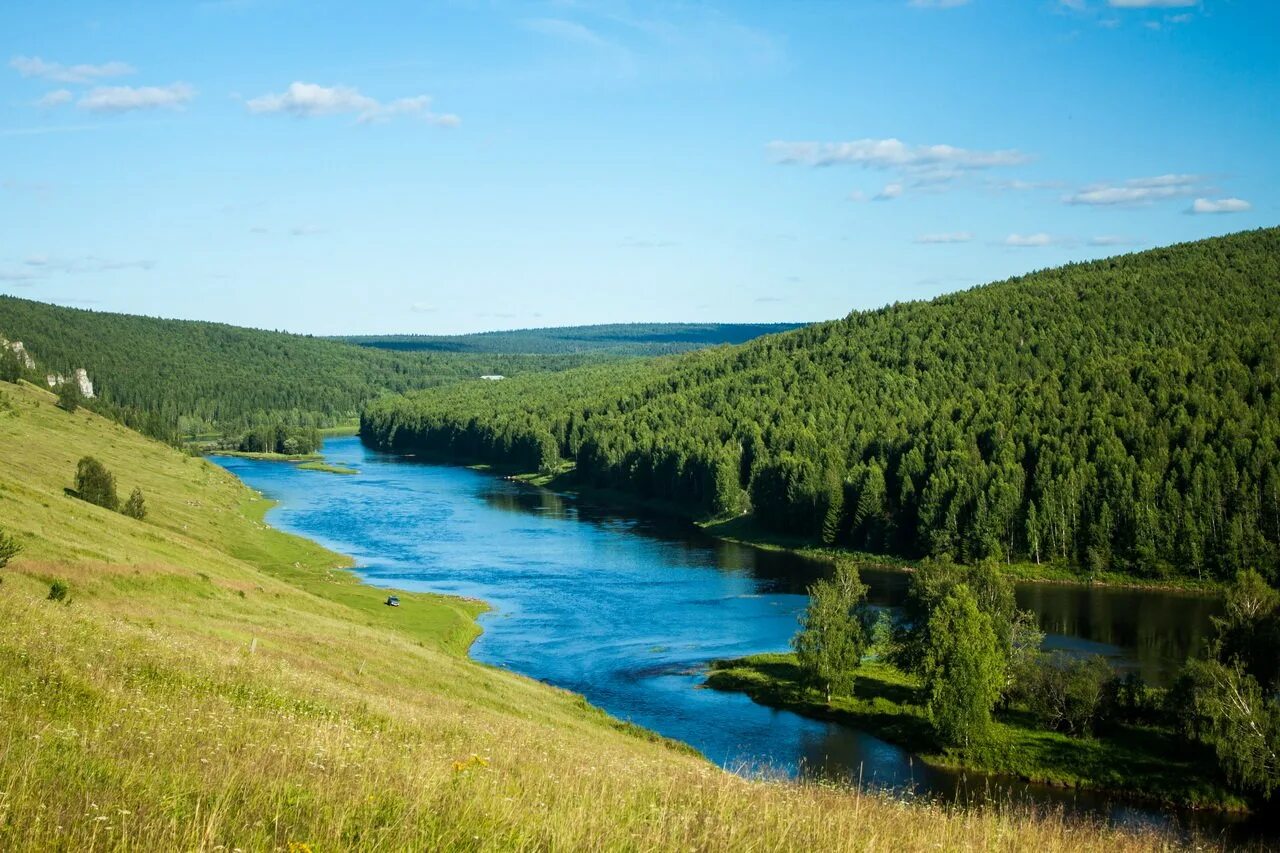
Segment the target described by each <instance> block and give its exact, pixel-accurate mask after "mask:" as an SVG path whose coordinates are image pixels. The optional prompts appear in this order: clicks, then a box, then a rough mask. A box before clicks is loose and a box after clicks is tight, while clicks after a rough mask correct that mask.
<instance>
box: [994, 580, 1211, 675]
mask: <svg viewBox="0 0 1280 853" xmlns="http://www.w3.org/2000/svg"><path fill="white" fill-rule="evenodd" d="M1017 597H1018V606H1019V607H1022V608H1025V609H1027V610H1031V611H1032V612H1034V613H1035V614H1036V616H1037V617H1038V618H1039V620H1040V628H1041V630H1043V631H1044V632H1045V633H1048V634H1060V635H1063V636H1068V637H1081V638H1083V639H1086V640H1091V641H1093V642H1097V643H1106V644H1108V645H1113V646H1119V647H1122V648H1125V649H1131V650H1133V656H1134V657H1135V658H1136V659H1137V663H1138V668H1139V670H1140V671H1141V672H1142V674H1143V676H1144V677H1146V678H1148V679H1152V680H1156V681H1165V680H1167V679H1168V678H1170V677H1171V676H1172V675H1173V674H1174V673H1175V672H1176V670H1177V669H1178V667H1180V666H1181V665H1182V663H1183V661H1185V660H1186V658H1187V657H1188V656H1189V655H1192V654H1195V653H1196V652H1197V651H1198V650H1199V649H1200V648H1201V647H1202V645H1203V643H1204V641H1205V640H1206V639H1207V638H1208V637H1209V635H1210V631H1211V623H1210V621H1209V618H1210V617H1211V616H1217V615H1220V614H1221V613H1222V603H1221V602H1220V601H1219V600H1218V599H1216V598H1206V597H1202V596H1191V595H1183V594H1178V593H1169V592H1159V591H1155V590H1118V589H1106V588H1097V587H1073V586H1067V585H1048V584H1027V585H1022V586H1019V587H1018V588H1017Z"/></svg>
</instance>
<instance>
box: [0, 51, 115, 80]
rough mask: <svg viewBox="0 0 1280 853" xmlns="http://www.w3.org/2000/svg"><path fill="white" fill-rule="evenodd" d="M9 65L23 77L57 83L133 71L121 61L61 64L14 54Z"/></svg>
mask: <svg viewBox="0 0 1280 853" xmlns="http://www.w3.org/2000/svg"><path fill="white" fill-rule="evenodd" d="M9 67H10V68H13V69H14V70H16V71H17V72H18V73H19V74H21V75H22V76H23V77H40V78H43V79H45V80H53V81H54V82H57V83H92V82H94V81H95V80H101V79H103V78H106V77H123V76H125V75H126V74H132V73H134V69H133V66H131V65H128V64H126V63H123V62H105V63H103V64H102V65H63V64H61V63H59V62H45V61H44V60H43V59H41V58H40V57H38V56H15V57H14V58H13V59H10V60H9Z"/></svg>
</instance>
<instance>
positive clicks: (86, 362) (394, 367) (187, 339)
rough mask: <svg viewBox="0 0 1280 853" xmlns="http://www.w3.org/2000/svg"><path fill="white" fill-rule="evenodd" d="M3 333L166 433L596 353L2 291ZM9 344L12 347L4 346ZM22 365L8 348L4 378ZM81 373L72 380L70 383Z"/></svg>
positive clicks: (551, 366) (330, 419) (339, 408)
mask: <svg viewBox="0 0 1280 853" xmlns="http://www.w3.org/2000/svg"><path fill="white" fill-rule="evenodd" d="M0 334H2V335H4V336H5V337H7V338H9V339H12V340H22V341H23V343H24V344H26V347H27V350H28V351H29V352H30V353H32V354H33V355H34V357H35V358H36V360H37V361H38V363H39V364H38V366H39V370H38V371H25V372H26V373H28V374H30V376H29V378H31V379H32V381H36V382H42V381H43V376H44V374H45V373H46V372H47V373H60V374H62V375H65V376H70V375H71V373H72V371H73V370H74V369H75V368H78V367H83V368H85V369H86V370H87V371H88V373H89V376H90V378H91V379H92V380H93V382H94V385H95V391H96V394H97V399H96V400H95V401H94V402H93V405H94V406H95V408H97V409H99V410H100V411H102V412H104V413H105V414H109V415H112V416H114V417H116V418H117V419H119V420H121V421H122V422H124V423H125V424H127V425H128V426H131V427H133V428H135V429H139V430H141V431H142V432H145V433H147V434H149V435H153V436H156V437H158V438H164V439H168V440H174V439H179V438H192V437H196V436H201V435H209V434H226V435H231V436H233V437H234V438H235V439H237V440H238V439H240V438H241V437H242V436H244V435H245V434H247V433H249V432H252V431H254V430H258V431H260V432H261V431H275V432H276V433H278V432H280V431H282V430H296V429H297V428H309V427H323V426H329V425H332V424H335V423H337V422H340V421H344V420H348V419H351V418H354V417H356V415H357V413H358V411H359V409H360V406H361V404H363V403H364V402H366V401H368V400H371V399H374V398H376V397H378V396H379V395H381V394H385V393H398V392H404V391H409V390H413V389H416V388H427V387H431V386H433V385H440V384H443V383H446V382H453V381H456V380H458V379H462V378H471V377H476V376H480V375H482V374H508V375H509V374H517V373H521V372H524V371H528V370H560V369H564V368H566V367H573V366H577V365H580V364H584V363H586V362H588V361H590V360H593V359H595V358H598V357H597V356H590V355H574V354H563V355H538V356H529V355H515V354H459V353H444V354H436V353H430V352H391V351H386V350H380V349H372V348H367V347H360V346H354V345H351V344H346V343H341V342H338V341H332V340H324V339H321V338H314V337H311V336H307V335H292V334H286V333H283V332H270V331H262V330H258V329H244V328H239V327H236V326H227V325H223V324H221V323H203V322H193V321H188V320H162V319H157V318H153V317H138V316H133V315H129V314H110V313H105V312H99V311H86V310H81V309H77V308H64V307H61V306H57V305H47V304H44V303H40V302H32V301H29V300H25V299H15V298H13V297H9V296H0ZM6 352H7V351H6ZM23 372H24V369H23V367H22V365H20V364H18V362H17V360H16V358H15V357H14V355H13V353H11V352H8V353H7V354H5V353H3V352H0V379H5V380H7V381H13V379H15V378H17V375H19V374H21V373H23ZM66 384H73V383H66Z"/></svg>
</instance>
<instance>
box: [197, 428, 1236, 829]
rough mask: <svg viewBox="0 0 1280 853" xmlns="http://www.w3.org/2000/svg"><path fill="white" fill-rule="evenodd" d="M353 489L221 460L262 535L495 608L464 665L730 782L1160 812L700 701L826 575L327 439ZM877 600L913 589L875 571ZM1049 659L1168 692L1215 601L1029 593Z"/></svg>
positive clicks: (834, 728)
mask: <svg viewBox="0 0 1280 853" xmlns="http://www.w3.org/2000/svg"><path fill="white" fill-rule="evenodd" d="M324 451H325V455H326V457H327V458H328V460H329V461H331V462H334V463H338V464H343V465H350V466H352V467H355V468H358V469H359V471H360V473H359V474H357V475H353V476H339V475H334V474H329V473H325V472H318V471H304V470H300V469H298V468H297V467H296V466H292V465H282V464H279V463H271V462H259V461H254V460H248V459H239V458H218V459H217V460H216V461H217V462H218V463H219V464H221V465H223V466H225V467H226V468H228V469H230V470H231V471H233V472H234V473H236V474H237V475H239V476H240V478H241V479H243V480H244V481H245V482H246V483H248V484H249V485H251V486H253V487H255V488H257V489H260V490H261V491H262V492H264V493H265V494H266V495H267V496H269V497H271V498H274V499H276V500H278V501H279V502H280V505H279V506H278V507H277V508H276V509H274V510H272V513H271V515H270V521H271V523H272V524H273V525H275V526H276V527H278V528H281V529H284V530H288V531H290V532H294V533H297V534H300V535H303V536H307V537H309V538H311V539H314V540H317V541H319V542H322V543H323V544H325V545H326V546H328V547H330V548H332V549H333V550H335V551H339V552H342V553H344V554H349V555H351V556H352V557H354V558H355V559H356V561H357V565H358V567H359V568H358V569H357V571H358V573H359V574H360V575H361V576H362V577H363V578H364V579H365V580H366V581H368V582H369V583H371V584H375V585H381V586H388V587H398V588H400V589H408V590H426V591H432V592H443V593H451V594H456V595H464V596H471V597H474V598H481V599H484V600H485V601H487V602H489V603H490V604H491V605H492V606H493V610H492V611H490V612H489V613H487V614H485V615H484V616H482V617H481V619H480V623H481V626H482V627H483V628H484V633H483V634H482V635H481V637H480V638H479V639H478V640H477V641H476V643H475V645H474V646H473V648H472V656H473V657H474V658H476V659H477V660H480V661H484V662H486V663H489V664H493V665H496V666H502V667H507V668H510V669H512V670H515V671H517V672H520V673H523V674H525V675H528V676H531V677H533V678H538V679H541V680H544V681H547V682H550V683H552V684H555V685H557V686H559V687H563V688H566V689H569V690H573V691H575V692H578V693H581V694H583V695H584V696H586V698H587V699H588V700H589V701H591V702H592V703H593V704H595V705H598V706H600V707H602V708H604V709H605V710H607V711H609V712H610V713H612V714H614V715H615V716H618V717H620V718H623V719H627V720H631V721H632V722H635V723H637V724H639V725H642V726H645V727H648V728H651V729H653V730H655V731H658V732H660V733H662V734H664V735H667V736H668V737H673V738H677V739H679V740H682V741H685V742H686V743H689V744H692V745H693V746H694V747H696V748H697V749H699V750H700V751H701V752H702V753H703V754H704V755H706V756H707V757H708V758H710V759H711V760H713V761H715V762H717V763H719V764H721V765H723V766H726V767H729V768H733V769H737V770H750V771H752V772H772V773H780V774H787V775H794V774H796V773H798V772H825V773H834V774H837V775H842V776H848V777H852V778H854V779H859V778H860V779H861V780H862V781H863V783H864V784H870V785H879V786H884V787H890V788H893V789H896V790H901V791H910V792H913V793H916V794H921V795H931V796H942V797H947V798H951V799H961V800H968V799H970V798H973V797H983V796H986V795H987V794H988V793H994V794H995V795H996V796H999V797H1001V798H1007V797H1014V798H1017V799H1021V798H1028V797H1029V798H1033V799H1035V800H1037V801H1040V802H1047V803H1053V804H1062V805H1064V806H1065V807H1067V808H1068V809H1071V810H1080V811H1084V812H1088V813H1092V814H1099V815H1104V816H1107V817H1109V818H1111V819H1114V820H1118V821H1122V822H1128V823H1144V822H1157V823H1161V822H1166V821H1168V820H1176V821H1178V822H1187V821H1192V822H1198V823H1199V825H1200V826H1201V828H1202V829H1209V830H1211V831H1216V830H1217V829H1219V828H1220V824H1219V823H1218V822H1217V821H1216V820H1215V819H1208V818H1194V817H1190V816H1185V815H1184V816H1181V817H1178V818H1169V817H1168V816H1166V815H1162V814H1159V813H1156V812H1152V811H1150V810H1147V809H1143V808H1135V807H1132V806H1126V805H1122V804H1116V803H1112V802H1109V801H1108V800H1107V799H1106V798H1104V797H1100V796H1096V795H1088V794H1073V793H1071V792H1064V791H1062V790H1059V789H1053V788H1047V787H1041V786H1030V785H1026V784H1023V783H1010V782H995V781H993V780H990V779H986V778H983V777H982V776H973V775H969V776H967V777H966V776H964V775H958V774H953V773H945V772H940V771H937V770H933V769H930V768H928V767H927V766H924V765H922V764H920V763H919V762H917V761H914V760H912V757H911V755H910V753H908V752H906V751H905V750H902V749H900V748H899V747H896V746H893V745H892V744H888V743H885V742H884V741H881V740H878V739H877V738H874V737H871V736H870V735H867V734H864V733H861V732H858V731H855V730H852V729H848V728H844V727H841V726H838V725H835V724H830V723H822V722H817V721H813V720H807V719H805V718H803V717H799V716H797V715H795V714H791V713H788V712H784V711H774V710H771V709H768V708H764V707H762V706H760V705H757V704H755V703H754V702H752V701H751V700H749V699H747V698H746V697H745V696H742V695H740V694H735V693H720V692H717V691H714V690H706V689H699V684H700V683H701V681H702V679H703V672H704V668H705V665H706V663H707V662H708V661H710V660H712V659H715V658H721V657H733V656H739V655H746V654H753V653H757V652H765V651H781V650H785V649H786V648H787V645H788V641H789V640H790V638H791V636H792V634H794V633H795V630H796V617H797V616H798V615H799V613H800V612H801V610H803V608H804V606H805V596H804V590H805V588H806V586H807V585H808V584H809V583H811V582H812V581H813V579H814V578H816V577H819V576H820V575H821V573H822V571H823V566H822V564H819V563H815V562H813V561H808V560H804V559H802V558H800V557H796V556H794V555H789V554H780V553H776V552H768V551H760V550H756V549H754V548H749V547H745V546H741V545H734V544H730V543H725V542H721V541H718V540H716V539H713V538H711V537H709V536H707V535H705V534H703V533H701V531H699V530H698V529H697V528H693V527H692V526H690V525H687V524H682V523H678V522H674V521H671V520H663V519H646V518H634V517H629V516H621V515H619V514H617V513H616V512H611V511H610V510H609V509H608V508H606V507H601V506H598V505H595V504H593V503H592V502H590V501H589V500H585V499H581V498H576V497H572V498H571V497H566V496H563V495H557V494H555V493H552V492H549V491H546V490H542V489H535V488H531V487H528V486H524V485H520V484H516V483H510V482H506V481H503V480H500V479H497V478H495V477H491V476H487V475H484V474H480V473H477V472H474V471H470V470H467V469H464V468H453V467H443V466H434V465H424V464H418V463H415V462H414V461H413V460H411V459H410V460H406V459H401V458H398V457H394V456H388V455H385V454H380V453H377V452H374V451H372V450H369V449H367V448H365V447H364V446H363V445H362V444H361V443H360V442H359V440H358V439H356V438H337V439H330V440H328V441H326V442H325V447H324ZM863 577H864V580H865V581H866V582H867V583H868V584H869V586H870V588H871V592H870V598H871V600H872V601H873V602H874V603H878V604H884V605H893V604H896V603H898V602H900V601H901V599H902V596H903V594H904V592H905V589H906V576H905V575H903V574H901V573H896V572H888V571H885V572H864V575H863ZM1017 594H1018V601H1019V603H1020V605H1021V606H1022V607H1024V608H1027V609H1030V610H1033V611H1034V612H1035V613H1036V614H1037V615H1038V617H1039V619H1040V622H1041V625H1042V627H1043V628H1044V630H1045V631H1046V633H1047V634H1048V638H1047V640H1046V645H1047V646H1052V647H1056V648H1066V649H1070V650H1074V651H1080V652H1088V653H1095V652H1096V653H1099V654H1103V655H1106V656H1108V657H1109V658H1112V659H1113V661H1114V662H1115V663H1116V664H1117V665H1118V666H1121V667H1126V668H1135V669H1137V670H1139V671H1140V672H1142V674H1143V675H1144V676H1146V677H1147V678H1149V679H1151V680H1153V681H1157V682H1160V681H1165V680H1167V679H1168V678H1169V677H1170V676H1171V674H1172V673H1174V672H1175V671H1176V669H1177V667H1178V666H1179V665H1180V664H1181V663H1182V661H1183V660H1185V658H1186V656H1187V654H1188V653H1189V652H1191V651H1192V650H1193V649H1194V648H1195V647H1196V646H1197V644H1198V643H1199V642H1200V641H1201V640H1202V639H1203V638H1204V636H1205V635H1206V633H1207V631H1208V629H1209V617H1210V616H1211V615H1213V614H1215V613H1217V612H1218V604H1217V602H1216V601H1214V600H1212V599H1208V598H1203V597H1196V596H1185V595H1177V594H1170V593H1160V592H1150V591H1138V590H1114V589H1086V588H1077V587H1069V586H1062V585H1050V584H1027V585H1023V586H1020V587H1019V588H1018V591H1017Z"/></svg>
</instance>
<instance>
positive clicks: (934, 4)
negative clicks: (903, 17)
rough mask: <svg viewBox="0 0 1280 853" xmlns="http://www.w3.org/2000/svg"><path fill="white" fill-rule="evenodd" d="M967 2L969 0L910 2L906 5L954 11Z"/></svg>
mask: <svg viewBox="0 0 1280 853" xmlns="http://www.w3.org/2000/svg"><path fill="white" fill-rule="evenodd" d="M969 2H970V0H911V2H910V3H908V4H907V5H909V6H920V7H923V8H925V9H954V8H955V7H957V6H966V5H968V4H969Z"/></svg>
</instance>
